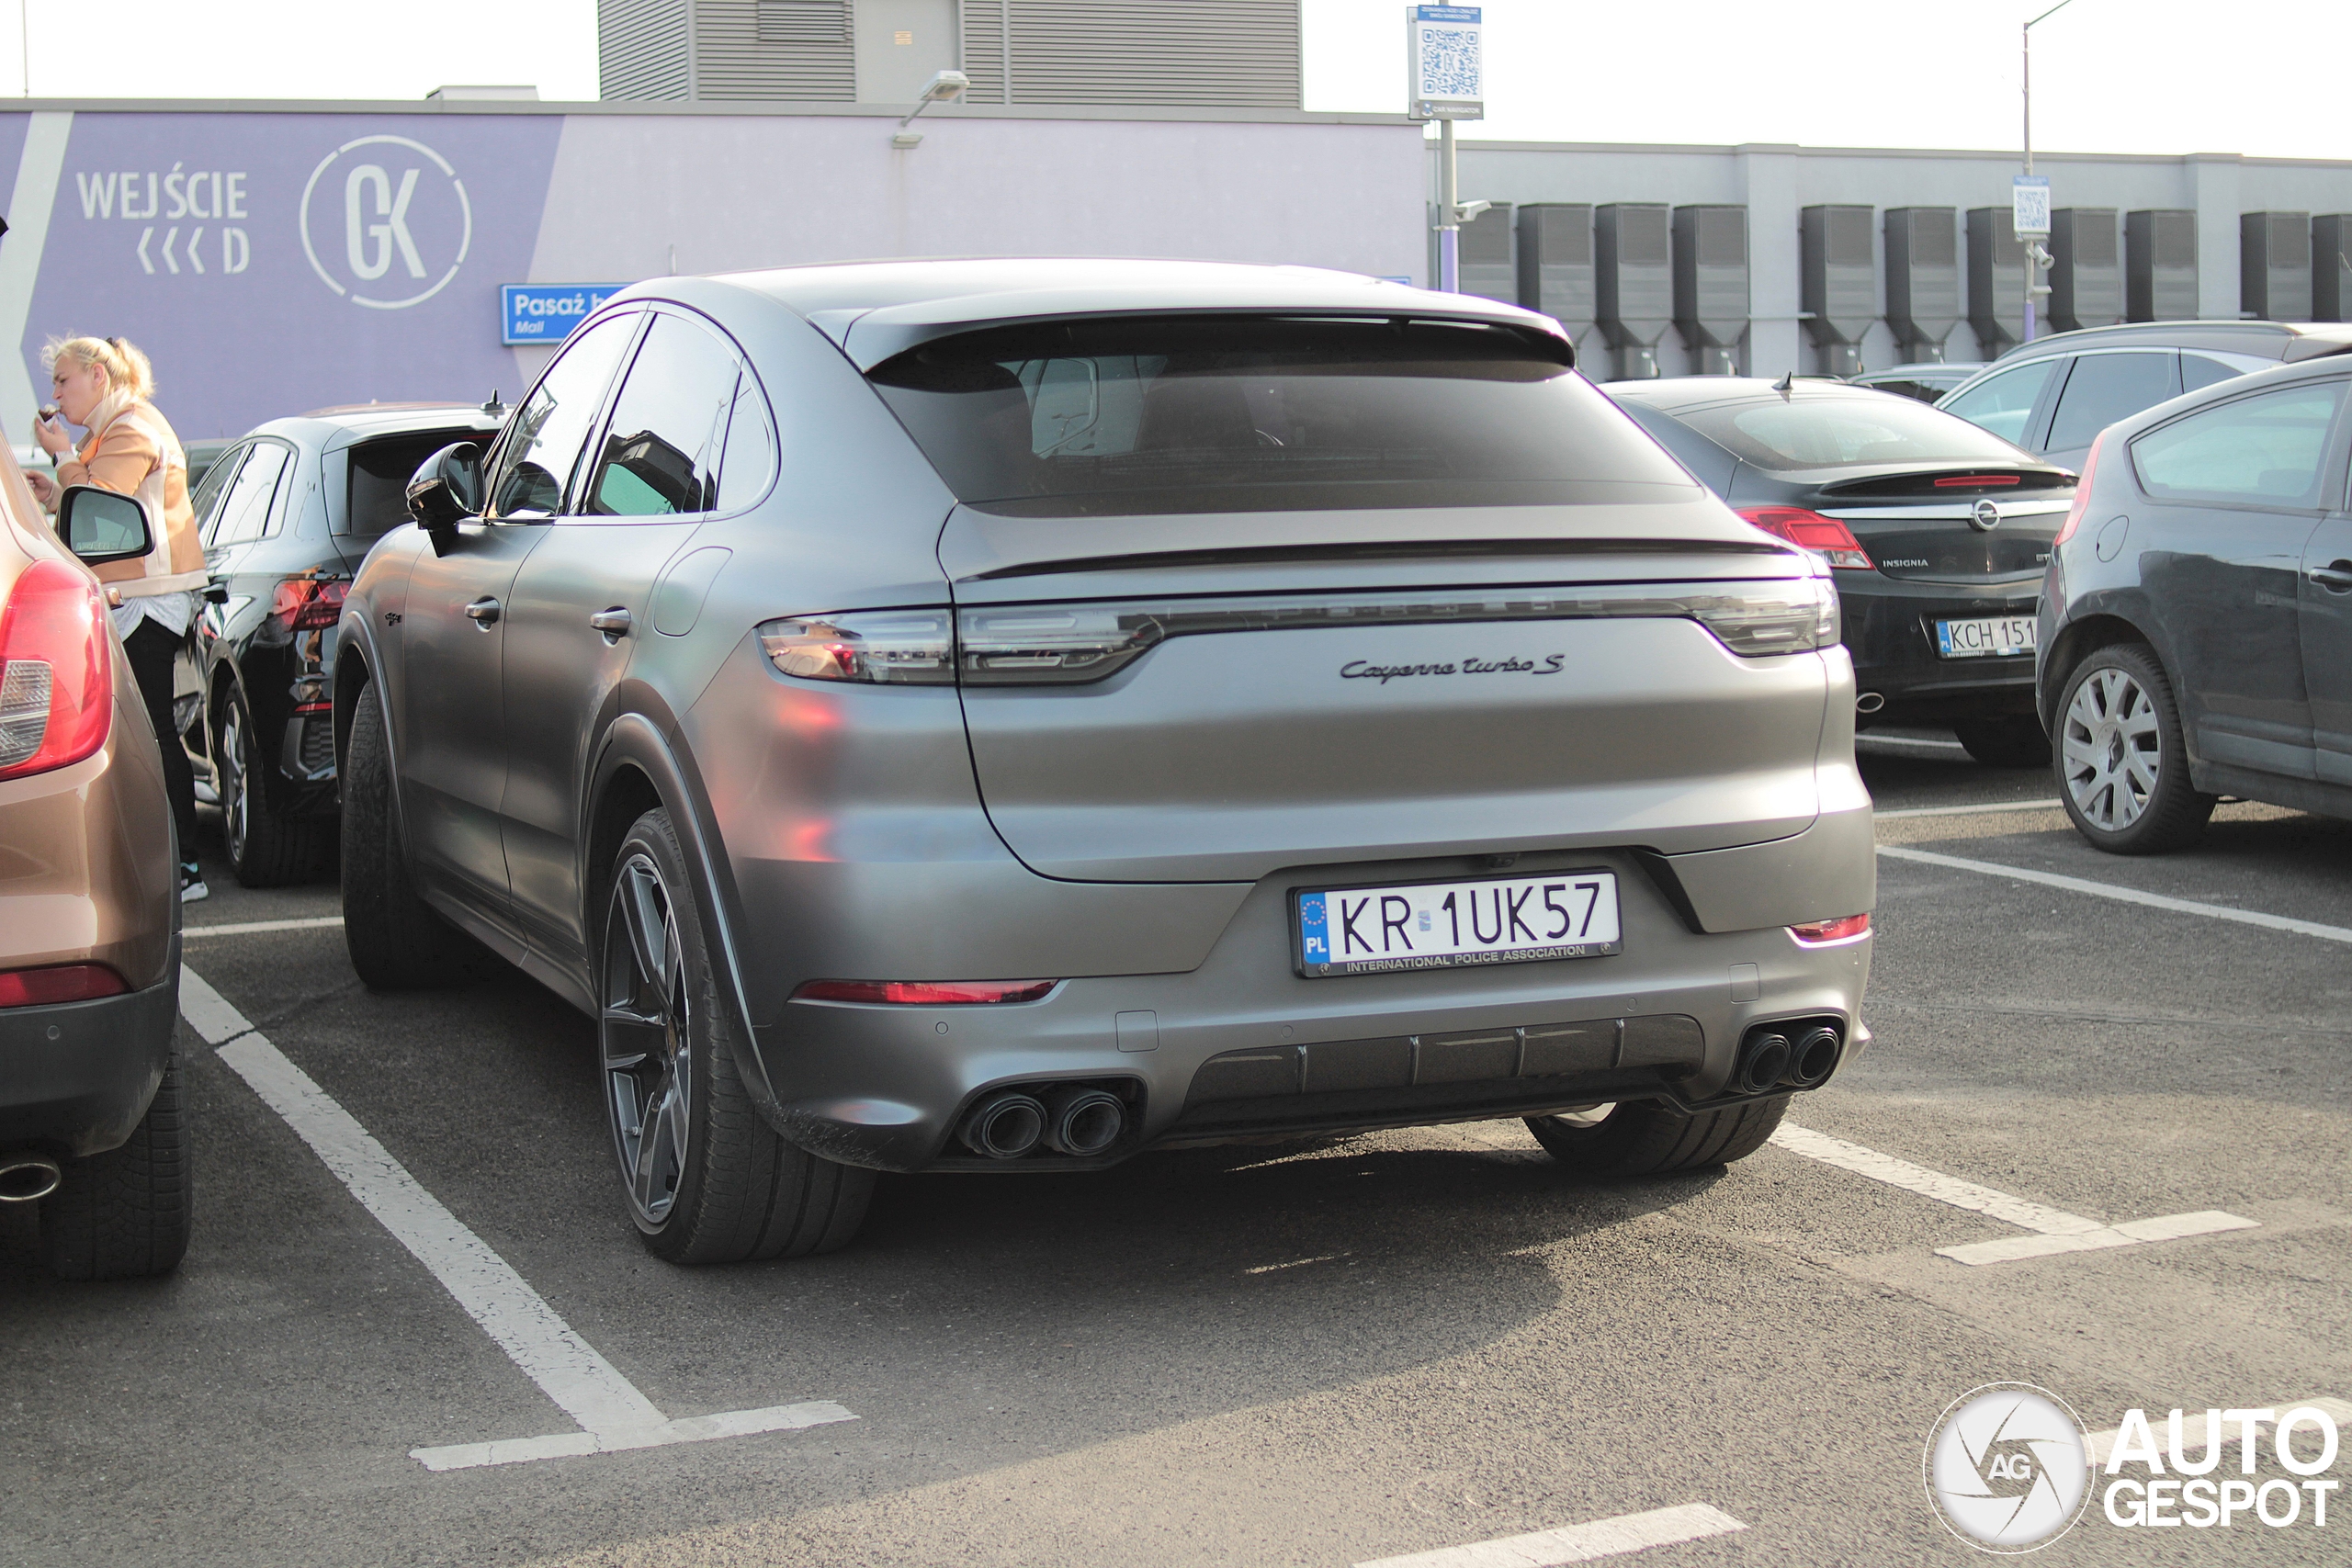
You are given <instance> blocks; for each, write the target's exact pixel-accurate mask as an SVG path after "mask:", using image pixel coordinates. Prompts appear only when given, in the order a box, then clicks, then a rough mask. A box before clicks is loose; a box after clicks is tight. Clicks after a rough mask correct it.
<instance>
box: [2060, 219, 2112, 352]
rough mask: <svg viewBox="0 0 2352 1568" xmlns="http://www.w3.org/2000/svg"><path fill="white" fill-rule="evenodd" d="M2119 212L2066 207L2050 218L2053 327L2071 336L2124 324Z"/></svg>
mask: <svg viewBox="0 0 2352 1568" xmlns="http://www.w3.org/2000/svg"><path fill="white" fill-rule="evenodd" d="M2115 217H2116V214H2115V209H2113V208H2112V207H2062V208H2060V209H2058V210H2057V211H2055V212H2052V214H2051V215H2050V254H2051V259H2052V265H2051V268H2050V324H2051V325H2052V326H2053V327H2056V328H2057V329H2058V330H2059V331H2060V332H2064V333H2071V332H2075V331H2077V330H2078V329H2080V328H2083V327H2111V326H2113V325H2115V324H2116V323H2117V322H2118V321H2121V320H2123V258H2122V256H2121V255H2120V254H2118V251H2117V248H2116V243H2115V242H2116V228H2115Z"/></svg>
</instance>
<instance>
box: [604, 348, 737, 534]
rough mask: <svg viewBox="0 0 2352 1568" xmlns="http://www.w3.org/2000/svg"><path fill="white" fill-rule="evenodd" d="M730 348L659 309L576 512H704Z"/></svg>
mask: <svg viewBox="0 0 2352 1568" xmlns="http://www.w3.org/2000/svg"><path fill="white" fill-rule="evenodd" d="M737 369H738V367H737V365H736V361H735V351H734V350H733V349H731V348H729V347H728V346H727V345H726V344H723V343H721V342H719V340H718V337H717V336H716V335H714V334H713V333H709V332H707V331H706V330H705V329H704V328H702V327H698V326H696V325H695V323H694V322H692V321H687V320H685V319H684V317H680V316H672V315H659V316H656V317H654V318H653V325H652V326H651V328H650V329H649V330H648V331H647V333H646V334H645V345H644V346H643V347H642V348H640V349H639V350H638V351H637V360H636V363H634V364H633V365H631V366H630V367H629V371H628V379H627V380H625V381H623V382H622V383H621V395H620V399H619V400H618V401H616V403H615V404H614V405H613V422H612V424H611V425H610V426H609V427H608V428H607V432H606V434H605V449H604V452H603V454H602V455H601V456H600V457H599V458H598V460H597V463H596V471H595V474H594V477H593V478H592V479H590V481H589V484H588V486H587V489H586V491H585V493H586V495H587V498H588V499H587V501H586V502H585V504H583V505H582V507H581V508H580V510H581V511H582V512H585V513H595V514H597V515H599V516H605V517H660V516H663V515H666V514H669V513H679V512H708V511H710V510H711V509H712V508H713V507H715V506H716V505H718V447H719V443H720V442H721V441H722V440H724V439H725V438H726V434H727V412H728V408H729V404H731V403H732V402H733V401H734V400H735V378H736V372H737Z"/></svg>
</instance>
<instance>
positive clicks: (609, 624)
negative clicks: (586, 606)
mask: <svg viewBox="0 0 2352 1568" xmlns="http://www.w3.org/2000/svg"><path fill="white" fill-rule="evenodd" d="M588 624H589V625H590V626H594V627H595V628H596V629H597V630H598V631H600V632H602V633H604V634H605V643H606V645H607V646H609V645H611V644H613V643H616V642H618V641H620V640H621V638H623V637H627V636H628V628H629V626H630V624H631V623H630V621H629V618H628V611H627V610H626V609H623V608H622V607H621V606H620V605H618V604H616V605H614V606H613V607H612V608H611V609H609V610H599V611H597V612H596V613H595V614H594V615H591V616H589V617H588Z"/></svg>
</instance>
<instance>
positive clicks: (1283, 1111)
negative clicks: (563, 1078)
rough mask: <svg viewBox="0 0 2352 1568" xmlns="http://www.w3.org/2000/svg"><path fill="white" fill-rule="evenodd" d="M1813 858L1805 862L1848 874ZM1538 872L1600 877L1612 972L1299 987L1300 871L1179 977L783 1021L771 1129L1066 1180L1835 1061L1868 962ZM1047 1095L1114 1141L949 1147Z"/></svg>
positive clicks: (1590, 963) (1540, 967)
mask: <svg viewBox="0 0 2352 1568" xmlns="http://www.w3.org/2000/svg"><path fill="white" fill-rule="evenodd" d="M1835 837H1836V841H1835V842H1834V843H1833V842H1830V841H1826V840H1825V841H1823V842H1822V843H1820V844H1819V846H1818V852H1820V853H1823V854H1838V855H1850V854H1851V853H1852V852H1853V850H1852V846H1851V844H1849V843H1848V842H1846V841H1845V837H1844V836H1835ZM1862 853H1864V854H1867V853H1868V850H1867V847H1866V846H1865V848H1864V849H1863V851H1862ZM1554 860H1557V861H1559V863H1561V864H1562V865H1563V866H1566V864H1568V863H1570V862H1573V863H1577V864H1583V865H1591V864H1594V863H1600V862H1604V861H1605V862H1606V863H1610V864H1611V865H1612V866H1616V867H1618V868H1620V869H1621V876H1620V887H1621V890H1622V897H1623V919H1624V931H1625V951H1624V952H1623V953H1620V954H1617V955H1614V956H1611V957H1606V958H1591V959H1579V960H1567V961H1559V962H1548V963H1535V964H1510V965H1502V966H1497V967H1487V968H1473V969H1454V970H1442V971H1436V972H1420V973H1416V974H1407V975H1369V976H1344V977H1330V978H1321V979H1309V978H1306V977H1303V976H1299V975H1298V974H1296V973H1295V970H1294V969H1293V966H1292V964H1291V955H1290V942H1291V934H1290V927H1289V920H1288V906H1287V897H1288V890H1289V888H1290V886H1292V885H1293V884H1294V883H1295V884H1297V885H1299V886H1306V885H1308V884H1310V883H1317V884H1328V883H1329V881H1330V880H1331V878H1330V876H1329V874H1327V873H1325V872H1324V871H1321V870H1318V872H1317V874H1316V875H1314V876H1311V877H1310V876H1304V875H1302V876H1295V877H1273V878H1269V879H1267V880H1266V881H1265V882H1263V883H1261V884H1260V885H1258V886H1255V887H1253V888H1251V889H1250V892H1249V894H1248V896H1247V897H1245V898H1244V899H1243V901H1242V904H1241V907H1240V908H1239V909H1238V911H1237V912H1236V913H1235V915H1234V917H1233V919H1232V920H1231V921H1230V923H1229V924H1227V927H1226V928H1225V930H1224V931H1223V933H1222V935H1221V936H1220V937H1219V938H1218V940H1217V942H1216V945H1215V947H1214V948H1213V949H1212V951H1211V952H1210V953H1208V955H1207V957H1206V959H1205V960H1204V962H1203V963H1201V964H1199V966H1198V967H1197V968H1194V969H1193V970H1191V971H1190V972H1188V973H1182V974H1162V975H1143V976H1095V977H1091V978H1081V979H1070V980H1067V981H1065V982H1064V983H1063V984H1062V985H1060V986H1058V987H1056V989H1055V990H1054V991H1053V992H1052V993H1051V994H1050V995H1049V996H1047V997H1046V998H1043V999H1042V1000H1039V1001H1036V1002H1033V1003H1026V1004H1021V1005H1013V1006H1001V1007H941V1008H922V1007H882V1006H864V1005H854V1004H842V1003H830V1002H806V1001H800V1002H791V1003H788V1004H786V1006H784V1007H783V1008H782V1010H781V1012H780V1016H779V1017H778V1018H777V1019H776V1020H775V1022H774V1023H773V1024H771V1025H769V1026H766V1027H763V1028H762V1029H760V1030H759V1032H758V1039H759V1049H760V1055H761V1058H762V1065H763V1066H764V1067H765V1069H766V1071H767V1074H768V1077H769V1080H770V1081H771V1082H772V1083H773V1084H775V1086H776V1088H777V1089H778V1099H779V1101H780V1114H779V1116H778V1118H777V1121H778V1126H779V1130H780V1131H782V1132H783V1133H784V1134H786V1136H787V1137H790V1138H792V1139H793V1140H794V1141H796V1142H797V1143H799V1144H801V1145H803V1146H806V1147H808V1148H810V1149H812V1150H814V1151H816V1152H818V1153H820V1154H823V1155H825V1156H829V1157H831V1158H834V1159H839V1160H843V1161H846V1162H848V1163H851V1164H856V1165H863V1166H871V1167H875V1168H882V1169H888V1170H923V1169H956V1168H961V1169H983V1170H1013V1171H1029V1170H1052V1169H1070V1168H1083V1167H1084V1166H1088V1165H1093V1166H1101V1165H1107V1164H1112V1163H1115V1162H1116V1161H1117V1160H1118V1159H1121V1158H1124V1157H1125V1156H1129V1155H1132V1154H1135V1153H1136V1152H1139V1151H1140V1150H1142V1149H1144V1148H1147V1147H1151V1146H1155V1145H1156V1146H1163V1147H1164V1146H1170V1145H1178V1144H1184V1143H1198V1142H1221V1141H1227V1140H1229V1139H1232V1138H1236V1137H1250V1136H1261V1135H1267V1134H1280V1133H1291V1132H1304V1131H1315V1130H1322V1129H1340V1128H1356V1127H1377V1126H1399V1125H1409V1124H1414V1123H1421V1122H1458V1121H1474V1120H1483V1119H1487V1118H1490V1117H1496V1116H1504V1115H1521V1114H1532V1113H1535V1112H1538V1111H1548V1110H1557V1109H1559V1108H1561V1107H1564V1106H1567V1105H1576V1104H1589V1103H1592V1102H1593V1101H1596V1100H1630V1099H1644V1098H1651V1099H1668V1100H1674V1101H1676V1102H1678V1103H1680V1104H1683V1105H1686V1106H1688V1105H1697V1104H1703V1103H1708V1102H1712V1101H1715V1100H1719V1099H1721V1098H1722V1096H1723V1094H1724V1089H1725V1086H1726V1084H1727V1083H1728V1082H1729V1080H1730V1078H1731V1075H1732V1068H1733V1059H1734V1055H1735V1054H1736V1049H1737V1045H1738V1042H1739V1041H1740V1039H1741V1037H1742V1035H1743V1034H1744V1033H1745V1032H1747V1029H1748V1028H1749V1027H1750V1026H1751V1025H1752V1024H1755V1023H1758V1022H1763V1021H1769V1020H1772V1019H1779V1018H1795V1017H1800V1016H1825V1015H1826V1016H1835V1017H1837V1018H1838V1019H1839V1020H1841V1021H1843V1023H1844V1025H1845V1032H1846V1034H1847V1036H1848V1045H1847V1053H1848V1055H1849V1056H1850V1055H1851V1054H1852V1053H1853V1051H1854V1050H1855V1049H1856V1045H1855V1043H1854V1042H1855V1039H1856V1031H1855V1029H1854V1025H1855V1022H1856V1021H1857V1019H1858V1018H1859V1014H1860V1004H1861V998H1862V989H1863V985H1864V982H1865V980H1866V978H1867V976H1868V971H1869V963H1870V943H1869V942H1867V941H1865V942H1860V943H1856V944H1854V945H1852V946H1848V947H1838V948H1827V949H1807V948H1802V947H1800V946H1798V945H1797V944H1796V942H1794V941H1793V940H1792V939H1791V937H1790V936H1789V934H1788V932H1787V931H1786V930H1785V929H1782V928H1781V927H1779V926H1773V927H1769V928H1765V929H1758V930H1746V931H1723V932H1719V933H1713V934H1707V933H1702V932H1700V931H1694V930H1693V929H1692V928H1691V922H1690V921H1689V920H1688V919H1687V918H1686V917H1684V916H1683V915H1681V914H1679V913H1678V912H1677V910H1676V909H1675V908H1674V901H1673V899H1672V898H1671V897H1669V896H1668V893H1667V892H1666V891H1665V890H1664V888H1663V887H1662V886H1661V883H1660V881H1659V880H1657V879H1656V878H1655V876H1654V874H1652V873H1648V872H1645V871H1644V870H1642V869H1640V868H1639V867H1638V866H1637V864H1636V863H1635V862H1634V857H1632V856H1630V855H1625V856H1619V855H1615V854H1611V855H1605V856H1599V855H1593V854H1590V853H1576V852H1564V853H1563V854H1560V855H1554V856H1534V855H1530V856H1528V857H1525V859H1524V860H1523V861H1522V863H1521V865H1522V868H1523V869H1521V873H1520V874H1525V872H1526V871H1528V870H1533V869H1539V868H1548V865H1549V863H1550V862H1551V861H1554ZM1388 869H1390V870H1394V869H1395V868H1388ZM1427 870H1428V868H1427V867H1426V865H1424V866H1418V867H1414V868H1411V871H1410V872H1409V873H1408V874H1421V873H1423V872H1426V871H1427ZM1370 879H1372V878H1371V875H1369V874H1368V875H1367V880H1370ZM1839 912H1854V911H1839ZM1826 913H1827V911H1820V912H1817V914H1816V915H1815V916H1813V917H1808V918H1818V915H1820V914H1826ZM1055 1081H1084V1082H1089V1083H1098V1084H1102V1085H1103V1086H1104V1087H1110V1088H1114V1089H1117V1090H1118V1091H1120V1092H1121V1093H1123V1094H1124V1095H1125V1097H1126V1099H1127V1100H1128V1103H1129V1105H1130V1108H1131V1111H1132V1112H1133V1122H1132V1123H1131V1127H1130V1131H1129V1134H1128V1135H1127V1136H1126V1137H1125V1138H1124V1139H1123V1140H1122V1142H1121V1144H1120V1145H1118V1146H1117V1147H1116V1148H1114V1150H1113V1152H1112V1153H1111V1154H1110V1155H1109V1156H1105V1157H1104V1158H1102V1159H1098V1160H1093V1161H1084V1162H1081V1161H1078V1160H1073V1159H1067V1158H1058V1157H1051V1156H1032V1157H1029V1158H1023V1159H1019V1160H1012V1161H1003V1162H998V1161H989V1160H983V1159H980V1158H978V1156H972V1155H970V1154H969V1153H968V1152H967V1151H966V1150H964V1149H963V1148H962V1146H961V1145H957V1144H955V1143H954V1142H953V1141H952V1139H953V1134H954V1132H955V1129H956V1124H957V1122H958V1120H959V1118H960V1117H961V1115H962V1114H963V1112H964V1111H965V1110H966V1109H967V1107H968V1106H969V1105H971V1104H972V1103H973V1102H974V1100H977V1099H978V1097H979V1096H981V1095H983V1094H985V1093H987V1092H989V1091H990V1090H991V1089H997V1088H1001V1087H1003V1086H1006V1085H1010V1084H1015V1083H1019V1084H1036V1083H1040V1082H1055Z"/></svg>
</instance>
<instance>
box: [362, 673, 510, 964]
mask: <svg viewBox="0 0 2352 1568" xmlns="http://www.w3.org/2000/svg"><path fill="white" fill-rule="evenodd" d="M343 941H344V945H345V948H347V949H348V950H349V952H350V953H351V966H352V967H353V968H354V969H356V970H357V971H358V972H359V978H360V980H361V981H362V982H363V983H365V984H366V985H367V986H368V988H370V989H371V990H378V991H410V990H425V989H431V988H435V987H445V986H461V985H464V984H466V983H467V982H469V981H472V980H479V979H481V977H482V976H485V975H489V974H492V973H494V972H495V971H496V970H497V968H498V967H499V959H498V956H497V954H495V953H492V952H491V951H490V950H489V949H488V948H486V947H484V946H482V944H481V943H480V942H476V941H475V940H474V939H473V938H472V937H470V936H469V935H467V934H466V933H465V932H464V931H459V930H458V928H457V927H455V926H453V925H451V924H450V923H449V922H448V921H447V920H446V919H442V918H441V916H440V914H439V913H438V912H437V911H435V909H434V908H433V907H432V906H431V905H429V904H427V903H425V901H424V899H423V898H421V897H418V896H417V891H416V884H415V882H414V881H413V879H412V877H411V876H410V874H409V864H408V855H407V853H406V852H404V851H403V850H402V848H401V834H400V826H399V823H398V822H397V821H396V820H395V819H394V817H393V812H392V759H391V749H390V746H389V745H388V744H387V742H386V739H385V731H384V705H383V702H382V699H381V698H379V696H378V695H377V694H376V686H375V683H374V682H369V683H368V685H366V686H364V687H362V688H361V689H360V693H359V701H358V702H357V703H356V705H354V706H353V709H352V715H351V739H350V741H349V743H348V744H347V745H346V746H345V757H344V767H343Z"/></svg>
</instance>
